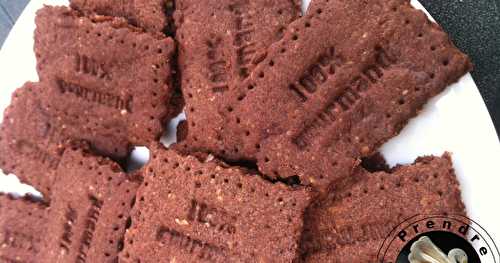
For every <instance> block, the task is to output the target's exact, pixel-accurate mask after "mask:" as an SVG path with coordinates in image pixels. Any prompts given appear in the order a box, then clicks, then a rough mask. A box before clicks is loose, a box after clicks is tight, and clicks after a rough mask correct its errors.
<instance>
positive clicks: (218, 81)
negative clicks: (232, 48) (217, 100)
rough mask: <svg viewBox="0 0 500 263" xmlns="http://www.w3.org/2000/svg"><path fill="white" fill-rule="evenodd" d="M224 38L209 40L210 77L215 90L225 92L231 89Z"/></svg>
mask: <svg viewBox="0 0 500 263" xmlns="http://www.w3.org/2000/svg"><path fill="white" fill-rule="evenodd" d="M222 45H223V43H222V39H220V38H214V39H210V40H208V41H207V47H208V52H207V59H208V79H209V81H210V82H211V83H212V91H213V92H224V91H227V90H228V89H229V86H228V82H229V75H228V72H227V69H226V66H227V62H226V61H225V60H224V51H223V46H222Z"/></svg>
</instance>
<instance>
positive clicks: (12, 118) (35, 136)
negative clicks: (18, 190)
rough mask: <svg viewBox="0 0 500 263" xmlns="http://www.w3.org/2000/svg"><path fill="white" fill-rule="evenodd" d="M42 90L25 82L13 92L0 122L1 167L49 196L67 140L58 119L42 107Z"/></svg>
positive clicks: (38, 86) (34, 84)
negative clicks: (0, 122)
mask: <svg viewBox="0 0 500 263" xmlns="http://www.w3.org/2000/svg"><path fill="white" fill-rule="evenodd" d="M41 94H42V90H41V89H40V85H39V84H38V83H32V82H28V83H26V84H25V85H24V86H23V87H21V88H19V89H17V90H16V91H15V92H14V94H13V95H12V100H11V104H10V105H9V106H8V107H7V109H6V110H5V112H4V116H3V122H2V124H1V126H0V168H1V169H2V171H3V172H4V173H5V174H9V173H12V174H14V175H16V176H17V177H18V178H19V179H20V180H21V181H22V182H24V183H27V184H30V185H32V186H33V187H35V188H36V189H37V190H38V191H40V192H41V193H42V194H43V195H44V197H46V198H47V200H48V198H49V197H50V192H51V187H52V185H53V184H54V181H55V173H56V170H57V167H58V166H59V162H60V160H61V156H62V153H63V152H64V149H65V147H66V146H65V145H67V140H66V137H65V136H64V134H63V133H62V132H61V130H60V127H61V126H60V125H59V124H58V121H57V120H56V119H54V118H52V116H51V115H50V113H49V112H48V111H47V110H46V109H44V108H43V107H42V104H41V101H40V97H41Z"/></svg>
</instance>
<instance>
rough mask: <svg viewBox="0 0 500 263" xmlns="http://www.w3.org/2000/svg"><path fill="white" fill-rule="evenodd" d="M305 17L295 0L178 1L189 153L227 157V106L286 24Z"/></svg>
mask: <svg viewBox="0 0 500 263" xmlns="http://www.w3.org/2000/svg"><path fill="white" fill-rule="evenodd" d="M299 15H300V5H298V4H297V3H295V2H294V1H290V0H277V1H268V0H236V1H234V0H202V1H199V0H179V1H176V12H175V15H174V17H175V21H176V27H177V34H176V39H177V41H178V43H179V44H178V45H179V71H180V73H181V82H182V92H183V95H184V99H185V101H186V108H185V110H186V115H187V119H188V125H189V134H188V136H187V138H186V141H185V142H184V143H183V144H184V146H185V151H186V152H193V151H205V152H212V153H216V154H219V155H222V156H224V155H225V147H224V146H225V145H224V144H222V137H226V139H229V140H230V138H229V137H228V136H227V134H225V130H224V119H223V118H221V115H220V114H219V111H218V107H220V106H221V105H226V104H227V102H228V94H229V92H230V90H232V89H234V86H235V85H236V83H239V82H240V81H242V80H244V79H246V78H247V77H248V76H249V74H250V72H251V71H252V70H253V68H254V67H255V64H257V63H258V62H259V60H260V59H262V58H263V56H264V53H265V49H266V48H267V47H268V46H269V45H270V44H271V43H273V42H275V41H277V40H279V39H281V38H282V37H283V33H284V30H285V28H286V26H287V25H288V24H289V23H290V22H292V21H294V20H295V19H297V18H298V17H299Z"/></svg>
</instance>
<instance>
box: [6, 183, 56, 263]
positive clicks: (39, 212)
mask: <svg viewBox="0 0 500 263" xmlns="http://www.w3.org/2000/svg"><path fill="white" fill-rule="evenodd" d="M46 212H47V205H46V204H45V203H42V202H40V201H38V200H35V199H34V198H31V197H29V196H28V197H24V198H15V197H13V196H10V195H6V194H2V193H0V262H5V263H17V262H37V261H38V257H37V255H38V253H39V252H40V250H41V249H42V246H41V238H42V236H43V235H44V234H45V233H46V229H45V227H46V225H45V222H46Z"/></svg>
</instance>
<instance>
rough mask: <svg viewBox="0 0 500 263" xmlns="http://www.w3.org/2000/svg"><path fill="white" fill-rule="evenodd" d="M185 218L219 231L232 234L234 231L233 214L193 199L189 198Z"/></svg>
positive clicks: (234, 219) (234, 220)
mask: <svg viewBox="0 0 500 263" xmlns="http://www.w3.org/2000/svg"><path fill="white" fill-rule="evenodd" d="M187 219H188V221H190V222H197V223H201V224H204V225H206V226H208V227H211V228H213V229H214V230H215V231H217V232H220V233H226V234H234V233H235V232H236V227H235V222H236V218H235V217H234V216H231V215H229V213H228V212H226V211H225V210H223V209H221V208H216V207H213V206H209V205H207V204H205V203H203V202H199V201H197V200H194V199H193V200H191V206H190V207H189V210H188V214H187Z"/></svg>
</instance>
